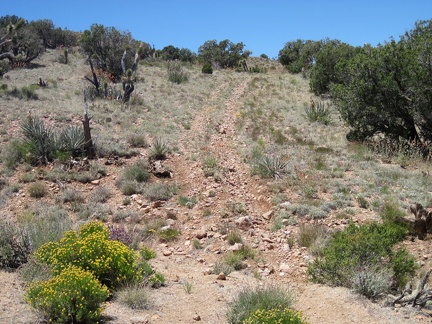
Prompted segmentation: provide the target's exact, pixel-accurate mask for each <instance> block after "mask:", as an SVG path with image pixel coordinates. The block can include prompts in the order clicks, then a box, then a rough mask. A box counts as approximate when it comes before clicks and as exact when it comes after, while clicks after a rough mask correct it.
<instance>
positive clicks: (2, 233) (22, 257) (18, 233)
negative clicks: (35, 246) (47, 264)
mask: <svg viewBox="0 0 432 324" xmlns="http://www.w3.org/2000/svg"><path fill="white" fill-rule="evenodd" d="M30 253H31V242H30V241H29V239H28V237H27V236H26V235H25V234H24V232H23V230H22V228H20V227H18V226H15V224H11V223H7V222H4V221H1V222H0V268H1V269H4V268H6V269H16V268H18V267H19V266H21V265H22V264H24V263H26V262H27V258H28V256H29V254H30Z"/></svg>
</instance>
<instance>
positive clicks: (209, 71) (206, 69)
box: [201, 63, 213, 74]
mask: <svg viewBox="0 0 432 324" xmlns="http://www.w3.org/2000/svg"><path fill="white" fill-rule="evenodd" d="M201 72H202V73H205V74H213V67H212V65H211V64H210V63H204V65H203V67H202V69H201Z"/></svg>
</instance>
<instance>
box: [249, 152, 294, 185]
mask: <svg viewBox="0 0 432 324" xmlns="http://www.w3.org/2000/svg"><path fill="white" fill-rule="evenodd" d="M287 164H288V163H287V162H286V161H284V160H283V159H282V158H280V157H277V156H267V155H265V156H260V157H258V158H256V159H255V160H254V162H253V172H254V173H255V174H258V175H260V176H261V177H263V178H275V179H279V178H281V177H282V176H283V175H285V174H286V173H287Z"/></svg>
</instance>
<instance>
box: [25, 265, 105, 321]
mask: <svg viewBox="0 0 432 324" xmlns="http://www.w3.org/2000/svg"><path fill="white" fill-rule="evenodd" d="M26 290H27V296H26V298H27V302H28V303H29V304H30V305H31V306H32V307H34V308H36V309H38V310H39V311H41V312H42V314H43V315H44V316H45V318H46V320H47V321H48V320H49V323H95V322H96V321H97V320H99V319H100V317H101V314H102V307H101V303H103V302H104V301H105V300H106V299H107V298H108V297H109V295H110V294H109V291H108V288H107V287H106V286H105V285H102V284H101V283H100V282H99V280H97V279H96V278H95V276H94V275H93V274H92V273H91V272H89V271H85V270H83V269H81V268H79V267H76V266H68V267H66V268H64V269H63V271H62V272H61V273H60V274H59V275H57V276H55V277H53V278H52V279H50V280H47V281H36V282H32V283H30V284H29V286H28V287H27V289H26Z"/></svg>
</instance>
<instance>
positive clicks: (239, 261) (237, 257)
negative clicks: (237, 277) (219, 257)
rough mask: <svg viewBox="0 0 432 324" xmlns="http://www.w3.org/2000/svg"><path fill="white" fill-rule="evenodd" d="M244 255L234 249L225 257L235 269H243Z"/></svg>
mask: <svg viewBox="0 0 432 324" xmlns="http://www.w3.org/2000/svg"><path fill="white" fill-rule="evenodd" d="M243 259H244V258H243V255H241V254H240V253H235V252H233V251H230V252H228V253H227V254H226V255H225V257H224V262H225V263H226V264H227V265H228V266H229V267H231V268H233V269H234V270H236V271H238V270H241V269H242V267H243Z"/></svg>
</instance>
